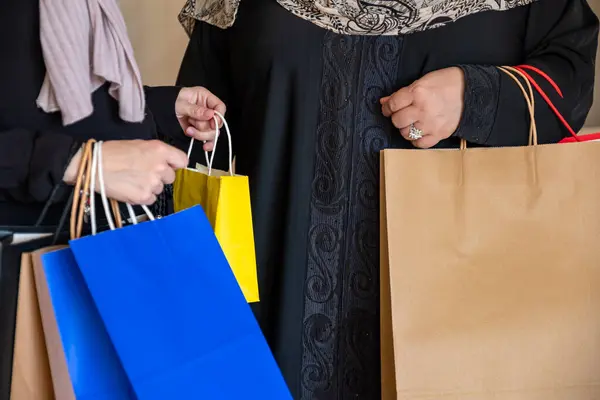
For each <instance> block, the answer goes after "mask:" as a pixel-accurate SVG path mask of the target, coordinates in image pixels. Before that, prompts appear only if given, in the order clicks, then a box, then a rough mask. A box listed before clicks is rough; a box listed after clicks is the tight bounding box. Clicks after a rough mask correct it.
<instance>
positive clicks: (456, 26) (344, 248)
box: [178, 0, 598, 400]
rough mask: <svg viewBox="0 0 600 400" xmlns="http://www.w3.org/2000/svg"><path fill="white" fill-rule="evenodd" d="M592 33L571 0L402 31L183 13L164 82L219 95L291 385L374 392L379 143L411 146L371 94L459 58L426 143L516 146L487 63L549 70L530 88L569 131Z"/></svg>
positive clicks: (584, 8) (540, 111)
mask: <svg viewBox="0 0 600 400" xmlns="http://www.w3.org/2000/svg"><path fill="white" fill-rule="evenodd" d="M597 36H598V21H597V19H596V17H595V15H594V14H593V13H592V11H591V10H590V8H589V7H588V5H587V3H586V2H585V0H551V1H550V0H541V1H538V2H535V3H534V4H532V5H529V6H524V7H519V8H516V9H513V10H510V11H505V12H482V13H479V14H476V15H472V16H469V17H466V18H464V19H461V20H460V21H458V22H455V23H453V24H451V25H448V26H446V27H443V28H439V29H433V30H429V31H426V32H422V33H416V34H412V35H408V36H383V37H373V36H342V35H338V34H335V33H332V32H329V31H326V30H323V29H320V28H318V27H317V26H315V25H313V24H311V23H310V22H307V21H305V20H303V19H300V18H297V17H295V16H294V15H292V14H290V13H288V12H287V11H285V10H284V9H283V8H281V7H280V6H279V5H278V4H277V3H276V1H275V0H243V1H242V2H241V6H240V9H239V13H238V16H237V20H236V22H235V24H234V25H233V27H232V28H230V29H227V30H221V29H219V28H216V27H213V26H209V25H207V24H205V23H200V22H199V23H197V24H196V27H195V30H194V32H193V35H192V37H191V41H190V43H189V47H188V50H187V53H186V55H185V58H184V60H183V64H182V67H181V71H180V75H179V81H178V84H181V85H203V86H206V87H207V88H208V89H210V90H212V91H213V92H214V93H215V94H216V95H218V96H219V97H220V98H221V99H223V100H224V101H225V102H226V104H227V106H228V111H227V120H228V122H229V125H230V127H231V129H232V134H233V146H234V149H235V153H236V157H237V160H236V167H237V169H236V172H237V173H240V174H243V175H248V176H249V177H250V188H251V192H252V201H253V204H252V206H253V215H254V228H255V238H256V250H257V258H258V264H259V282H260V290H261V298H262V301H261V303H259V304H257V305H256V307H255V310H256V314H257V317H258V318H259V321H260V323H261V326H262V328H263V330H264V333H265V334H266V336H267V339H268V341H269V343H270V346H271V348H272V350H273V352H274V354H275V357H276V358H277V361H278V363H279V365H280V367H281V369H282V371H283V374H284V376H285V378H286V380H287V382H288V384H289V386H290V388H291V390H292V393H293V395H294V398H295V399H306V400H309V399H319V400H328V399H332V400H333V399H365V400H373V399H378V398H379V397H380V357H379V312H378V310H379V188H378V187H379V185H378V184H379V155H378V152H379V150H381V149H383V148H389V147H397V148H410V147H411V145H410V144H409V143H408V142H406V141H405V140H404V139H402V137H401V136H400V134H399V132H398V130H397V129H395V128H394V127H393V126H392V124H391V122H390V120H389V119H388V118H385V117H384V116H383V115H382V114H381V106H380V105H379V99H380V98H381V97H383V96H386V95H389V94H391V93H393V92H394V91H396V90H398V89H399V88H401V87H403V86H406V85H409V84H410V83H412V82H413V81H414V80H416V79H418V78H419V77H421V76H423V74H425V73H427V72H430V71H434V70H438V69H441V68H445V67H449V66H462V68H463V69H464V71H465V73H466V81H467V83H466V93H465V95H466V96H465V113H464V115H463V118H462V122H461V125H460V127H459V129H458V131H457V132H456V134H455V136H454V137H451V138H449V139H448V140H445V141H443V142H441V143H440V144H439V146H438V147H458V144H459V137H463V138H465V139H467V140H468V141H470V142H471V143H472V145H483V146H502V145H525V144H526V143H527V138H528V128H529V116H528V114H527V112H526V105H525V101H524V99H523V96H522V94H521V92H520V91H519V89H518V87H517V86H516V85H515V84H514V82H513V81H511V80H510V78H509V77H507V76H504V75H503V74H500V73H498V72H497V70H496V69H495V68H494V67H491V66H493V65H516V64H523V63H527V64H531V65H534V66H537V67H538V68H541V69H542V70H544V71H545V72H547V73H548V74H549V75H550V76H551V77H552V78H553V79H555V80H556V82H557V83H558V84H559V85H560V87H561V88H562V89H563V91H564V95H565V97H564V99H559V98H558V96H556V95H555V94H554V92H553V91H552V89H551V88H550V87H549V85H547V84H546V82H545V81H543V80H542V79H541V78H540V79H539V81H540V84H541V86H542V87H543V88H544V89H545V90H546V91H547V92H548V93H551V94H552V96H553V99H554V100H555V101H556V104H557V106H558V108H559V109H560V110H561V111H562V112H563V114H564V116H565V117H566V119H567V120H568V121H569V122H570V123H571V124H572V125H573V127H574V128H575V129H579V128H581V126H582V125H583V123H584V120H585V118H586V115H587V112H588V110H589V108H590V105H591V104H592V88H593V81H594V58H595V53H596V41H597ZM536 100H537V101H536V115H537V123H538V131H539V140H540V142H542V143H550V142H557V141H558V140H560V139H561V138H562V137H563V136H565V135H566V134H567V132H566V130H565V129H564V128H563V127H562V126H561V124H560V123H559V122H558V121H557V119H556V117H555V116H554V114H552V112H551V111H550V109H549V108H548V107H547V106H546V104H545V103H544V102H543V101H542V100H541V98H540V97H537V98H536ZM219 147H220V148H221V149H224V148H226V147H225V145H219ZM224 155H225V154H224V153H223V152H222V153H220V154H218V155H217V157H220V156H224ZM194 157H195V159H196V160H197V161H201V160H203V156H202V154H201V152H198V153H197V154H194ZM398 173H399V174H406V173H410V171H398ZM440 206H442V207H443V200H441V203H440Z"/></svg>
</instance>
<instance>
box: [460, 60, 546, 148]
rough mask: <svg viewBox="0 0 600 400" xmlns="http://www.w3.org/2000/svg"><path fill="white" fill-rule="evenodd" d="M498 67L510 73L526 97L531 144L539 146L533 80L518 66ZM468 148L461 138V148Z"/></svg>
mask: <svg viewBox="0 0 600 400" xmlns="http://www.w3.org/2000/svg"><path fill="white" fill-rule="evenodd" d="M497 68H498V69H499V70H500V71H502V72H503V73H505V74H506V75H508V76H509V77H510V78H511V79H512V80H513V81H515V83H516V84H517V86H518V87H519V89H520V90H521V92H522V93H523V98H524V99H525V102H526V104H527V110H528V111H529V118H530V124H529V146H537V144H538V134H537V124H536V121H535V96H534V94H533V88H532V87H531V82H530V81H529V79H527V76H526V74H525V73H524V72H523V71H521V70H520V69H518V68H515V67H510V66H504V67H497ZM517 76H520V77H521V78H522V79H523V80H524V81H525V84H526V85H527V89H528V90H525V87H524V86H523V84H522V83H521V82H520V81H519V79H518V78H517ZM466 148H467V141H466V140H464V139H461V141H460V149H461V150H465V149H466Z"/></svg>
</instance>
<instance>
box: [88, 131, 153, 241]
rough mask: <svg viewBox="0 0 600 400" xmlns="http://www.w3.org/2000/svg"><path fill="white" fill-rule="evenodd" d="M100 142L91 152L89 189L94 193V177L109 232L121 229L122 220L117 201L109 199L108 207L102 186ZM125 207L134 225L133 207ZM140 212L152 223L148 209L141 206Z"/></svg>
mask: <svg viewBox="0 0 600 400" xmlns="http://www.w3.org/2000/svg"><path fill="white" fill-rule="evenodd" d="M102 143H103V142H102V141H99V142H97V143H96V145H95V146H94V152H93V156H92V171H91V174H90V175H91V176H92V177H93V178H92V183H91V188H90V192H91V193H94V191H95V189H96V187H95V183H96V177H97V178H98V179H97V180H98V185H99V186H100V198H101V200H102V205H103V207H104V214H105V215H106V220H107V222H108V226H109V227H110V230H111V231H114V230H115V229H117V228H121V227H122V226H123V223H122V219H121V211H120V210H119V204H118V203H117V201H115V200H113V199H111V200H110V207H109V200H108V197H107V196H106V185H105V184H104V168H103V164H102V162H103V161H102V159H103V157H102ZM94 197H95V196H92V197H91V198H90V220H91V225H92V235H95V234H96V232H97V226H96V224H97V223H96V202H95V199H94ZM125 206H126V207H127V212H128V214H129V218H130V219H131V222H132V223H133V225H136V224H137V223H138V220H137V217H136V215H135V212H134V211H133V207H132V206H131V204H129V203H125ZM141 207H142V210H144V212H145V213H146V216H148V219H150V220H151V221H154V219H155V218H154V215H153V214H152V212H151V211H150V209H149V208H148V207H147V206H145V205H142V206H141ZM111 208H112V212H111ZM113 214H114V216H115V218H116V220H117V223H116V224H115V221H114V220H113Z"/></svg>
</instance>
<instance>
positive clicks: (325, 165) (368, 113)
mask: <svg viewBox="0 0 600 400" xmlns="http://www.w3.org/2000/svg"><path fill="white" fill-rule="evenodd" d="M402 43H403V39H402V38H397V37H389V36H385V37H364V36H363V37H360V36H353V37H348V36H341V35H337V34H335V33H327V34H326V35H325V39H324V43H323V73H322V80H321V96H320V119H319V122H318V125H317V138H318V139H317V143H316V147H315V151H316V157H315V165H314V170H315V171H316V172H315V176H314V178H313V182H312V195H311V205H310V229H309V232H308V239H309V240H308V241H309V248H308V265H307V273H306V280H305V282H304V298H305V300H304V318H303V333H302V369H301V388H300V395H299V396H298V399H299V400H311V399H379V398H380V397H381V393H380V386H381V376H380V371H379V364H380V360H379V351H380V350H379V313H378V310H379V151H380V150H381V149H383V148H387V147H390V146H393V143H392V137H391V135H392V132H394V128H393V127H392V125H391V122H390V121H389V120H388V119H386V118H385V117H383V116H382V114H381V112H380V110H379V107H377V104H378V99H379V98H381V97H382V96H384V95H385V93H390V92H391V91H392V90H393V88H394V86H395V84H396V77H397V74H398V68H399V63H400V61H399V60H400V53H401V50H402ZM342 121H343V122H342Z"/></svg>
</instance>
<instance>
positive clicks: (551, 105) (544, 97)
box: [515, 65, 581, 142]
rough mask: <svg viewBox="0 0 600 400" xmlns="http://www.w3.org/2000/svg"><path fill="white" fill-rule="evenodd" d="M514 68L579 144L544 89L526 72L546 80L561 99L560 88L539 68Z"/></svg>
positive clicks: (574, 133) (523, 66)
mask: <svg viewBox="0 0 600 400" xmlns="http://www.w3.org/2000/svg"><path fill="white" fill-rule="evenodd" d="M515 68H516V69H517V70H519V71H520V72H522V73H523V75H525V77H526V78H527V80H528V81H529V82H530V83H531V85H532V86H533V87H534V88H535V90H537V92H538V93H539V94H540V96H541V97H542V99H544V101H545V102H546V103H547V104H548V106H549V107H550V109H551V110H552V112H554V114H555V115H556V116H557V117H558V119H559V120H560V122H561V123H562V124H563V125H564V126H565V128H567V130H568V131H569V133H570V134H571V136H573V138H574V139H575V140H576V141H578V142H579V141H580V140H581V138H580V137H579V136H577V133H576V132H575V130H574V129H573V128H572V127H571V125H569V123H568V122H567V120H566V119H565V117H563V115H562V114H561V113H560V111H558V109H557V108H556V106H555V105H554V103H553V102H552V100H550V97H548V95H547V94H546V92H544V89H542V88H541V87H540V85H538V83H537V82H536V81H535V79H533V78H532V77H531V75H530V74H529V73H528V72H527V71H533V72H535V73H537V74H538V75H540V76H542V77H543V78H544V79H546V81H548V83H549V84H550V85H551V86H552V87H553V88H554V90H556V92H557V93H558V95H559V96H560V97H561V98H563V97H564V96H563V93H562V91H561V90H560V87H559V86H558V85H557V84H556V82H554V80H553V79H552V78H550V76H548V74H546V73H545V72H544V71H542V70H540V69H539V68H536V67H534V66H531V65H518V66H516V67H515Z"/></svg>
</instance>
